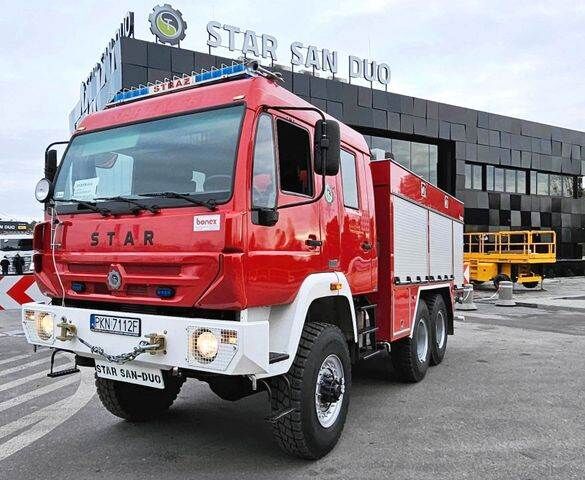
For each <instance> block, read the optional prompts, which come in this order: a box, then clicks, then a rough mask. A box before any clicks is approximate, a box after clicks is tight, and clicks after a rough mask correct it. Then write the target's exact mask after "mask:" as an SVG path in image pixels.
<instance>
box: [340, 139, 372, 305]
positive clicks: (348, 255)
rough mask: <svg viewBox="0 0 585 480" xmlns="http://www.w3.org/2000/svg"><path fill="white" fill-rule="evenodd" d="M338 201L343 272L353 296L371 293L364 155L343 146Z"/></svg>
mask: <svg viewBox="0 0 585 480" xmlns="http://www.w3.org/2000/svg"><path fill="white" fill-rule="evenodd" d="M340 160H341V168H340V177H341V178H340V183H341V195H340V196H339V199H338V204H339V212H340V225H341V233H340V239H341V246H340V264H341V265H340V267H341V268H340V270H341V271H342V272H345V275H346V277H347V279H348V281H349V284H350V287H351V290H352V293H353V294H354V295H357V294H360V293H367V292H371V288H372V257H373V252H374V245H373V238H372V234H373V232H372V231H371V230H372V223H371V214H370V213H369V212H370V211H371V209H372V208H373V207H374V206H373V205H371V206H370V205H369V201H370V199H369V198H368V194H367V188H366V184H367V182H366V170H365V167H366V165H365V157H364V155H363V153H361V152H357V151H353V150H351V149H350V148H349V147H346V146H342V150H341V158H340Z"/></svg>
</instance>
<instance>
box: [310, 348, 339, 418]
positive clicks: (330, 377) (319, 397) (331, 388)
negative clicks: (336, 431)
mask: <svg viewBox="0 0 585 480" xmlns="http://www.w3.org/2000/svg"><path fill="white" fill-rule="evenodd" d="M344 393H345V373H344V370H343V364H342V363H341V360H340V359H339V357H338V356H337V355H334V354H332V355H329V356H328V357H327V358H326V359H325V360H324V361H323V363H322V364H321V368H320V369H319V373H318V375H317V382H316V385H315V412H316V414H317V420H318V421H319V423H320V424H321V426H322V427H324V428H329V427H331V426H332V425H333V424H334V423H335V421H336V420H337V418H338V417H339V413H340V412H341V407H342V405H343V395H344Z"/></svg>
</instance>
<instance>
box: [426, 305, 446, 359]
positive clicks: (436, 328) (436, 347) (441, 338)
mask: <svg viewBox="0 0 585 480" xmlns="http://www.w3.org/2000/svg"><path fill="white" fill-rule="evenodd" d="M428 308H429V315H430V317H431V318H430V320H431V365H438V364H439V363H441V362H442V361H443V358H444V357H445V351H446V350H447V322H448V319H449V312H448V311H447V307H446V306H445V301H444V300H443V296H442V295H440V294H437V295H432V296H431V297H430V298H429V299H428Z"/></svg>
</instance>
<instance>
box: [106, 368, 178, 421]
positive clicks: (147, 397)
mask: <svg viewBox="0 0 585 480" xmlns="http://www.w3.org/2000/svg"><path fill="white" fill-rule="evenodd" d="M164 379H165V388H164V390H161V389H158V388H151V387H145V386H143V385H135V384H133V383H126V382H117V381H116V380H110V379H108V378H99V377H96V380H95V386H96V388H97V393H98V396H99V398H100V400H101V402H102V405H103V406H104V407H106V409H107V410H108V411H109V412H110V413H111V414H113V415H116V416H117V417H120V418H123V419H124V420H128V421H129V422H146V421H148V420H152V419H154V418H156V417H158V416H159V415H161V414H162V413H163V412H165V411H167V410H168V409H169V407H170V406H171V405H172V404H173V402H174V401H175V399H176V398H177V395H178V394H179V391H180V390H181V387H182V385H183V383H184V382H185V380H184V379H183V378H182V377H172V376H170V375H165V376H164Z"/></svg>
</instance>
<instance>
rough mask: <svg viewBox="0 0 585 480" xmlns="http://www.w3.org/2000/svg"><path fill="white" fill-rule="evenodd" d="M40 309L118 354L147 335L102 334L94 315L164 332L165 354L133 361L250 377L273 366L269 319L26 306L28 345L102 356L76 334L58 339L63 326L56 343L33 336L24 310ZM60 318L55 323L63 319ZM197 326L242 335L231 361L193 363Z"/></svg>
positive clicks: (159, 366) (100, 345)
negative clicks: (270, 362) (191, 337)
mask: <svg viewBox="0 0 585 480" xmlns="http://www.w3.org/2000/svg"><path fill="white" fill-rule="evenodd" d="M29 309H30V310H37V311H43V312H49V313H53V314H55V316H56V318H57V319H58V321H59V320H60V319H61V318H62V317H65V318H66V319H67V320H68V321H69V322H70V323H72V324H73V325H75V326H76V327H77V335H78V336H79V337H81V338H82V339H83V340H85V341H86V342H88V343H90V344H91V345H94V346H98V347H101V348H103V349H104V351H105V352H106V353H108V354H113V355H118V354H120V353H127V352H131V351H132V349H133V348H134V347H136V346H138V342H139V341H140V340H142V339H143V338H139V337H129V336H123V335H114V334H111V333H100V332H94V331H91V330H90V326H89V319H90V315H91V314H92V313H94V314H98V315H117V316H120V317H138V318H140V319H141V322H142V334H143V335H146V334H149V333H157V334H162V335H164V336H165V339H166V353H157V354H155V355H150V354H148V353H144V354H142V355H140V356H139V357H138V358H137V359H136V360H134V361H133V362H131V364H139V365H140V364H142V365H144V366H146V367H148V366H151V367H155V366H156V367H157V368H161V369H163V370H168V369H170V368H172V367H180V368H186V369H192V370H202V371H209V372H217V373H223V374H227V375H246V374H258V373H265V372H266V371H267V370H268V352H269V348H268V322H267V321H263V322H237V321H222V320H214V319H204V318H185V317H169V316H160V315H147V314H134V313H133V314H128V313H125V312H112V311H105V310H89V309H82V308H72V307H61V306H57V305H43V304H39V303H27V304H25V305H23V327H24V332H25V335H26V337H27V340H28V342H29V343H32V344H36V345H44V346H49V347H53V348H62V349H64V350H70V351H73V352H75V353H78V354H79V355H82V356H84V357H93V358H101V357H99V356H97V355H94V354H92V353H91V352H90V351H89V349H88V348H87V347H86V346H85V345H83V344H82V343H81V342H80V341H79V340H78V339H77V338H74V339H72V340H68V341H61V340H57V339H56V338H55V336H56V335H59V329H58V328H57V327H56V326H55V328H54V336H53V341H52V342H51V343H47V342H41V341H39V340H38V338H35V336H34V335H32V334H31V329H30V327H29V326H28V324H30V323H31V322H29V321H26V320H24V311H25V310H29ZM58 321H57V322H55V323H58ZM197 328H209V329H210V330H214V329H226V330H235V331H237V335H238V345H237V347H236V348H235V354H234V355H233V357H232V358H230V361H229V362H228V364H227V365H225V362H219V364H218V365H214V362H211V363H208V364H197V363H196V362H193V361H191V362H190V361H189V357H190V354H189V333H190V332H191V331H193V330H194V329H197Z"/></svg>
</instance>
